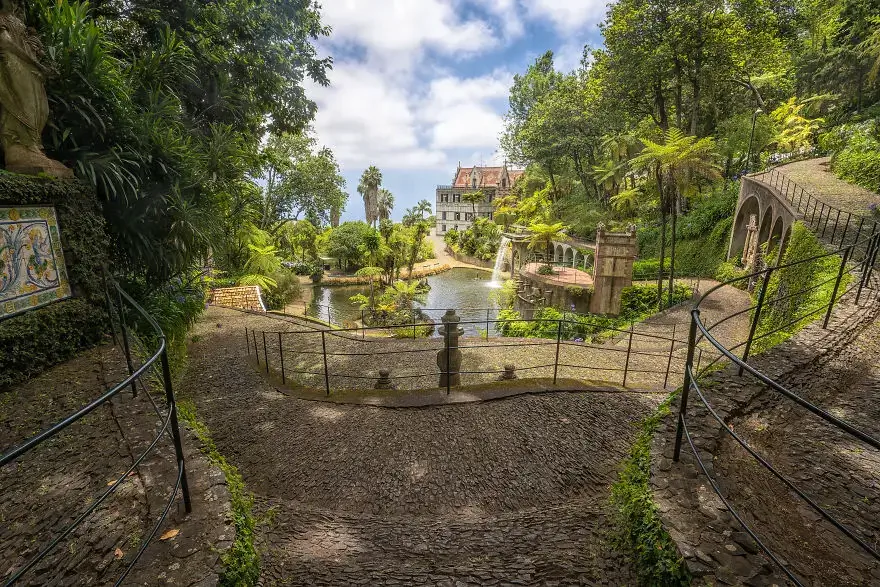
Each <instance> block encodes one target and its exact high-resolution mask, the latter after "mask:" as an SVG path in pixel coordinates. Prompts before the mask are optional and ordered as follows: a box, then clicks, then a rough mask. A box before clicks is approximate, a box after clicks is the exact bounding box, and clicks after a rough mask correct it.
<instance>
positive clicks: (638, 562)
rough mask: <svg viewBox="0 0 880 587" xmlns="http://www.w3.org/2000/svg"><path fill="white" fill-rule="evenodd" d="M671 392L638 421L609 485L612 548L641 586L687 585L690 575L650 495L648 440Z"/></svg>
mask: <svg viewBox="0 0 880 587" xmlns="http://www.w3.org/2000/svg"><path fill="white" fill-rule="evenodd" d="M678 393H679V392H678V391H676V392H674V393H672V394H671V395H670V396H669V397H668V398H667V399H666V400H665V401H664V402H663V403H662V404H661V405H660V406H659V407H658V408H657V411H656V412H654V414H652V415H651V416H649V417H648V418H646V419H645V420H644V422H642V427H641V430H640V431H639V434H638V436H637V438H636V441H635V442H634V443H633V446H632V448H631V450H630V455H629V457H627V458H626V459H625V460H624V461H623V468H622V470H621V472H620V476H619V477H618V480H617V481H616V482H615V483H614V485H612V486H611V505H612V506H613V508H614V522H615V532H614V535H613V541H614V545H615V547H616V548H618V550H621V551H622V552H625V553H627V554H629V555H630V556H631V558H632V560H633V563H634V566H635V569H636V573H637V574H638V577H639V582H640V583H641V584H642V585H690V584H691V575H690V573H689V572H688V569H687V566H686V565H685V563H684V560H683V559H682V557H681V556H680V554H679V552H678V548H677V547H676V545H675V542H674V541H673V540H672V538H671V537H670V536H669V533H668V532H667V531H666V529H665V528H664V527H663V522H662V521H661V519H660V514H659V511H658V509H657V505H656V504H655V503H654V497H653V494H652V492H651V485H650V479H651V439H652V438H653V436H654V432H655V431H656V430H657V427H658V426H659V425H660V421H661V420H662V419H663V418H664V417H666V416H668V415H669V414H670V404H671V403H672V400H673V399H674V398H675V396H676V395H677V394H678Z"/></svg>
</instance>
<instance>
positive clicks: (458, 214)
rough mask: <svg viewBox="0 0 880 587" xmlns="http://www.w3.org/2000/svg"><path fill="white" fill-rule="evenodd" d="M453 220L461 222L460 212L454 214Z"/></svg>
mask: <svg viewBox="0 0 880 587" xmlns="http://www.w3.org/2000/svg"><path fill="white" fill-rule="evenodd" d="M455 219H456V220H461V212H456V213H455Z"/></svg>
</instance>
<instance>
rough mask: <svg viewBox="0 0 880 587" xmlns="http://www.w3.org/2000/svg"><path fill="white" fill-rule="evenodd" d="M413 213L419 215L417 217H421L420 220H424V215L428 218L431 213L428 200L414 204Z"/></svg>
mask: <svg viewBox="0 0 880 587" xmlns="http://www.w3.org/2000/svg"><path fill="white" fill-rule="evenodd" d="M414 212H417V213H418V214H419V216H421V217H422V220H424V219H425V214H427V215H428V216H430V215H431V212H433V207H432V206H431V202H429V201H428V200H419V203H418V204H416V207H415V209H414Z"/></svg>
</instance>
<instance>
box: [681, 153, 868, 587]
mask: <svg viewBox="0 0 880 587" xmlns="http://www.w3.org/2000/svg"><path fill="white" fill-rule="evenodd" d="M766 176H769V178H770V183H769V184H768V185H770V186H771V187H774V188H775V189H778V190H779V192H780V194H782V196H783V197H785V198H786V200H787V201H788V202H789V203H791V204H792V205H793V206H794V208H795V210H796V211H797V212H798V213H799V214H802V215H803V218H804V219H805V220H806V217H807V215H808V213H809V210H810V204H812V205H813V215H812V216H811V217H810V220H809V224H810V225H811V226H815V228H814V229H815V230H816V231H818V229H819V227H820V226H822V227H823V228H822V230H823V234H824V232H825V230H827V225H828V223H829V219H830V217H831V215H832V214H833V212H834V211H836V212H837V214H836V221H835V226H834V229H833V231H832V233H831V238H830V240H831V244H832V247H833V246H834V241H835V236H836V234H837V233H838V228H839V220H840V217H841V216H842V211H840V210H839V209H838V208H835V207H833V206H828V205H827V204H825V203H824V202H821V201H820V200H818V198H815V197H814V196H813V195H812V194H810V193H809V192H807V191H806V190H804V189H803V188H802V187H801V186H799V185H797V183H795V182H793V181H792V180H791V179H790V178H788V177H786V176H784V174H782V173H780V172H779V171H778V170H775V169H773V170H770V171H767V172H762V173H759V174H755V175H753V176H752V177H753V178H756V177H761V178H763V177H766ZM760 181H762V182H763V179H761V180H760ZM798 191H800V195H799V196H798V197H797V202H796V201H795V196H796V194H797V193H798ZM804 196H806V197H807V200H806V203H805V204H804ZM802 204H803V205H805V207H804V208H801V206H802ZM819 204H821V205H822V211H821V212H820V214H819V219H818V222H816V219H815V211H816V209H817V208H818V207H819ZM826 209H827V210H828V213H827V216H825V215H826V212H825V211H826ZM823 216H825V224H824V225H823V224H822V222H823ZM852 220H853V216H852V214H851V213H847V221H846V223H845V224H844V227H843V230H842V231H840V234H841V237H840V242H839V243H838V245H839V247H838V248H837V249H834V250H831V251H829V252H826V253H823V254H819V255H814V256H812V257H810V258H808V259H802V260H798V261H794V262H790V263H787V264H784V265H778V266H773V267H767V268H766V269H763V270H761V271H756V272H754V273H752V274H750V275H746V276H742V277H738V278H735V279H731V280H729V281H727V282H725V283H721V284H718V285H717V286H715V287H712V288H711V289H709V290H708V291H707V292H706V293H705V294H704V295H703V296H701V297H700V299H699V300H698V301H697V302H696V304H695V305H694V307H693V309H692V310H691V325H690V334H689V338H688V356H687V359H686V361H685V372H684V385H683V386H682V393H681V399H680V403H679V411H678V414H677V425H676V436H675V445H674V451H673V460H674V461H675V462H678V461H679V459H680V456H681V447H682V441H683V439H685V438H686V440H687V442H688V444H689V445H690V447H691V450H692V452H693V454H694V457H695V458H696V460H697V464H698V465H699V467H700V469H701V470H702V472H703V474H704V475H705V476H706V477H707V479H708V480H709V483H710V485H711V486H712V488H713V490H714V491H715V493H716V494H717V495H718V497H719V498H720V499H721V501H722V502H723V503H724V505H725V507H727V509H728V510H729V511H730V512H731V514H732V515H733V516H734V518H735V519H736V520H737V521H738V522H739V523H740V524H741V525H742V527H743V528H744V529H745V531H746V532H747V533H748V534H749V535H750V536H751V537H752V538H753V539H755V541H756V542H757V544H758V545H759V547H760V548H761V550H763V551H764V552H765V553H766V554H767V555H768V556H769V557H770V559H771V560H772V561H773V562H774V563H775V564H776V565H777V566H778V567H779V568H780V569H782V571H783V572H784V573H785V574H786V575H787V576H788V577H789V579H791V580H792V581H793V582H794V583H795V584H797V585H801V583H800V582H799V580H798V579H797V577H796V576H795V574H794V572H793V571H791V570H790V569H789V568H788V566H787V564H785V563H783V562H782V560H781V559H780V558H779V557H778V556H777V555H776V554H775V553H774V552H773V551H772V550H771V549H770V548H769V547H768V546H767V545H766V544H764V543H763V542H762V541H761V540H760V538H759V537H758V535H757V534H756V533H755V531H754V530H752V529H751V528H750V527H749V526H748V524H746V523H745V522H744V521H743V519H742V517H741V516H740V515H739V514H738V513H737V512H736V510H735V509H734V508H733V506H731V504H730V502H729V501H728V499H727V498H725V497H724V495H723V494H722V492H721V490H720V488H719V487H718V484H717V483H716V480H715V479H714V478H713V477H712V475H711V474H710V473H709V472H708V470H707V467H706V466H705V465H704V463H703V461H702V459H701V458H700V455H699V452H698V451H697V448H696V446H695V444H694V442H693V440H692V439H691V435H690V432H689V431H688V429H687V409H688V397H689V394H690V392H691V391H692V390H693V391H694V392H696V394H697V396H698V399H699V400H700V401H701V402H702V403H703V404H704V405H705V407H706V408H707V409H708V411H709V412H710V414H711V415H712V416H713V417H714V418H715V420H717V421H718V423H719V424H720V425H721V427H722V428H723V429H724V430H725V432H726V433H727V434H730V435H731V437H732V438H734V440H736V441H737V442H738V443H739V444H740V445H742V446H743V448H745V449H746V451H747V452H748V453H749V454H750V455H751V456H752V457H753V458H755V459H756V460H757V461H758V463H760V464H761V465H762V466H763V467H765V468H766V469H768V470H769V471H770V472H771V473H772V474H773V475H774V476H776V477H777V478H778V479H780V480H781V481H782V482H783V483H784V484H785V485H786V486H787V487H788V488H789V489H791V490H792V491H794V492H795V493H796V495H797V496H798V497H799V498H801V499H803V500H804V501H806V503H807V504H808V505H809V506H810V507H812V508H813V509H814V510H816V511H817V512H819V514H820V515H821V516H822V517H823V518H824V519H826V520H827V521H828V522H830V523H831V524H832V525H833V526H834V527H836V528H837V529H838V530H840V531H841V532H843V533H844V534H845V535H846V536H847V537H849V538H850V539H851V540H853V541H854V542H855V543H856V544H858V545H859V546H860V547H861V548H862V549H863V550H864V551H865V552H867V553H868V554H869V555H871V556H872V557H873V558H875V559H877V560H880V553H878V551H877V550H875V549H874V548H872V547H871V546H870V545H868V544H867V543H866V542H865V541H864V540H862V539H861V538H859V537H858V536H857V535H855V533H854V532H853V531H852V530H850V529H849V528H848V527H847V526H846V525H845V524H843V523H841V522H840V521H838V520H837V519H836V518H835V517H834V516H832V515H831V514H830V513H828V512H827V511H826V510H824V509H823V508H821V507H820V506H818V504H816V503H815V502H814V501H813V500H812V499H810V498H809V497H808V496H807V495H806V494H805V493H804V492H802V491H801V490H800V489H799V488H798V487H797V486H796V485H795V484H794V483H793V482H792V481H791V480H789V479H788V478H787V477H785V476H784V475H782V474H781V473H780V472H779V471H777V470H776V469H775V468H774V467H773V466H772V465H771V464H770V463H769V461H767V459H765V458H764V457H763V456H761V455H760V454H758V453H757V452H756V451H755V450H754V449H752V447H751V446H749V445H748V443H747V442H745V441H744V440H743V439H742V438H741V437H740V436H739V435H737V434H736V433H735V432H734V430H733V429H732V428H731V427H730V426H729V425H728V424H727V423H726V422H724V420H723V419H722V418H721V417H720V416H719V415H718V413H717V411H716V410H715V409H714V408H713V407H712V405H711V404H710V402H709V401H708V399H707V398H706V397H705V395H704V394H703V393H702V391H701V389H700V386H699V378H700V376H701V375H703V374H705V373H706V372H707V369H708V366H707V367H704V370H703V371H702V372H701V371H700V370H699V367H697V368H696V369H695V367H694V350H695V347H696V342H697V340H698V333H699V339H700V340H705V341H707V342H708V343H709V344H710V345H711V346H712V347H714V348H715V349H716V350H717V351H718V352H719V357H718V359H720V358H726V359H728V360H729V361H730V362H731V363H732V364H733V365H734V366H736V367H738V369H739V374H740V375H742V374H743V373H744V372H747V373H748V374H749V375H750V376H751V377H753V378H755V379H756V380H757V381H759V382H760V383H761V384H763V385H766V386H767V387H769V388H770V389H772V390H773V391H775V392H777V393H779V394H780V395H782V396H783V397H785V398H786V399H788V400H790V401H792V402H794V403H796V404H797V405H799V406H801V407H803V408H805V409H807V410H808V411H809V412H811V413H813V414H815V415H816V416H818V417H819V418H821V419H822V420H824V421H825V422H827V423H829V424H831V425H832V426H834V427H835V428H837V429H839V430H842V431H843V432H845V433H846V434H848V435H850V436H852V437H854V438H856V439H858V440H860V441H862V442H864V443H866V444H867V445H869V446H871V447H873V448H876V449H880V439H877V438H875V437H873V436H872V435H870V434H868V433H866V432H864V431H862V430H860V429H859V428H857V427H856V426H853V425H852V424H850V423H849V422H846V421H845V420H842V419H840V418H838V417H836V416H834V415H833V414H831V413H829V412H828V411H827V410H824V409H823V408H821V407H819V406H817V405H815V404H813V403H812V402H809V401H807V400H806V399H804V398H803V397H801V396H800V395H799V394H797V393H795V392H794V391H792V390H790V389H788V388H787V387H786V386H784V385H782V384H781V383H779V382H777V381H775V380H773V379H772V378H771V377H769V376H767V375H766V374H764V373H762V372H761V371H759V370H758V369H756V368H755V367H754V366H752V365H750V364H749V363H748V362H747V361H748V356H749V351H750V348H751V345H752V342H753V341H755V340H759V339H760V338H762V337H766V336H769V335H770V334H773V333H775V332H776V331H779V330H781V329H780V328H777V329H776V330H775V331H771V332H770V333H763V334H761V335H759V336H756V330H757V326H758V323H759V321H760V318H761V311H762V309H763V307H764V305H765V297H766V293H767V286H768V284H769V282H770V279H771V276H772V275H773V274H774V272H776V271H781V270H784V269H787V268H789V267H794V266H797V265H802V264H805V263H811V262H814V261H817V260H819V259H824V258H828V257H832V256H840V255H842V259H841V262H840V266H839V270H838V272H837V276H836V278H835V279H831V280H828V281H826V282H825V283H823V284H820V285H819V286H816V285H813V286H811V287H809V288H804V290H803V291H799V292H796V293H794V294H786V297H788V298H791V297H793V296H797V295H802V294H805V293H810V292H811V291H815V290H816V289H817V288H818V287H824V286H827V285H828V284H829V283H830V282H832V281H833V282H834V289H833V292H832V294H831V300H830V302H829V303H828V304H827V307H825V305H824V304H823V305H822V306H820V307H819V308H817V309H813V310H812V311H811V312H809V313H807V314H804V315H801V316H799V317H798V318H797V319H795V320H793V321H791V322H789V323H788V324H787V325H786V326H785V327H786V328H787V327H789V326H793V325H795V324H799V323H803V322H805V321H806V320H809V319H811V317H812V316H815V315H817V314H819V313H820V312H825V319H824V324H823V327H824V328H827V327H828V324H829V320H830V318H831V315H832V312H833V309H834V306H835V304H836V303H837V301H838V300H839V299H840V298H842V297H843V296H844V295H847V294H849V293H851V292H853V291H857V294H856V299H855V303H856V304H858V303H859V300H860V296H861V293H862V290H863V289H864V288H865V287H870V285H871V278H872V273H873V270H874V268H875V265H876V262H877V255H878V250H880V232H878V224H877V223H876V222H873V228H872V230H871V234H870V236H868V235H867V234H866V231H865V230H864V229H865V224H866V222H865V220H866V219H865V218H864V217H859V218H858V229H857V230H856V231H855V234H856V236H855V237H854V239H853V241H850V242H849V243H847V241H846V235H847V234H848V233H849V231H850V229H851V226H850V223H851V222H852ZM869 220H870V219H869ZM863 235H864V237H863ZM860 237H863V238H860ZM820 238H822V237H820ZM860 252H861V253H863V254H862V257H861V260H857V259H856V257H857V255H858V254H859V253H860ZM856 269H860V273H861V275H860V277H859V280H858V284H856V285H853V286H851V287H850V288H849V289H848V290H846V291H845V292H843V293H842V294H840V295H838V294H839V288H840V284H841V281H842V278H843V276H844V275H846V274H850V273H854V272H855V271H856ZM758 280H761V284H762V285H761V289H760V292H759V295H758V299H757V303H756V304H755V305H753V306H751V307H750V308H748V309H747V311H752V312H753V316H752V324H751V329H750V332H749V336H748V338H747V340H746V341H744V342H740V343H739V344H736V345H734V346H731V347H730V348H728V347H727V346H725V345H724V344H722V343H721V342H719V341H718V340H717V339H716V338H715V337H713V336H712V334H711V328H709V327H708V326H707V325H706V324H704V323H703V321H702V320H701V318H700V306H701V305H702V304H703V302H704V301H706V300H707V299H708V298H710V297H711V296H712V294H713V293H714V292H716V291H718V290H719V289H721V288H723V287H725V286H728V285H733V284H735V283H738V282H743V281H745V282H746V283H758ZM774 301H776V300H774ZM738 314H742V311H741V312H738ZM729 318H730V317H729V316H728V317H725V318H723V319H722V320H721V321H720V322H716V326H717V324H720V323H722V322H724V321H726V320H727V319H729ZM740 347H745V348H744V351H743V354H742V356H741V357H740V356H737V355H736V354H735V353H734V352H733V351H734V350H735V349H737V348H740ZM718 359H716V360H715V361H712V363H710V365H712V364H714V363H716V362H717V360H718Z"/></svg>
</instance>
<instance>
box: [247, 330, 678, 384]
mask: <svg viewBox="0 0 880 587" xmlns="http://www.w3.org/2000/svg"><path fill="white" fill-rule="evenodd" d="M488 323H489V324H490V325H491V326H497V327H498V328H499V329H504V328H505V327H510V326H515V325H517V323H519V325H524V324H527V325H531V326H533V327H534V326H540V327H542V328H543V329H544V330H545V334H550V333H552V334H553V338H507V337H498V338H492V339H489V338H488V337H479V338H477V337H470V338H461V339H459V338H458V337H457V336H450V334H449V332H446V331H445V330H444V334H443V335H442V336H441V337H439V338H422V339H417V340H415V341H414V340H413V339H412V338H409V332H410V331H411V329H413V328H415V329H422V328H425V329H429V328H431V329H432V328H435V327H438V326H441V327H442V326H443V325H442V324H435V323H431V322H418V323H415V324H412V325H404V326H369V327H358V328H342V329H334V330H328V329H308V330H288V331H283V330H254V329H249V328H245V331H244V336H245V348H246V349H247V355H248V356H249V357H250V360H251V361H252V362H253V364H254V366H255V367H256V368H257V369H259V370H260V371H263V372H265V373H266V374H267V375H271V376H273V377H276V378H278V379H279V380H280V382H281V383H282V385H291V386H296V387H302V388H307V389H312V390H321V391H323V392H324V393H325V394H326V395H328V396H329V395H330V394H331V392H334V391H349V390H352V389H366V388H369V382H375V381H377V380H378V378H379V374H378V371H380V370H382V369H381V366H382V364H383V362H385V361H386V360H387V363H386V364H387V365H388V366H389V368H388V371H389V377H388V379H389V380H390V381H391V382H398V383H400V382H408V383H407V385H408V388H407V389H409V390H413V391H415V390H430V389H437V388H438V387H441V386H439V385H438V384H436V383H427V382H429V381H430V382H433V381H440V380H443V381H446V385H445V388H446V391H447V393H449V392H450V391H451V388H452V387H453V385H452V384H451V383H450V381H451V380H453V379H455V378H457V377H459V376H461V375H470V376H475V377H474V379H480V380H479V381H472V382H470V383H484V382H487V381H488V380H490V379H489V378H491V377H500V376H501V375H503V374H504V373H505V371H504V370H502V369H497V368H482V369H465V368H455V367H454V366H452V365H450V364H440V365H437V366H436V368H434V367H433V363H434V359H435V357H436V356H438V355H440V353H441V352H442V351H445V355H442V356H446V357H449V356H451V353H454V352H455V351H460V352H462V353H463V358H464V360H465V361H468V359H469V358H475V357H477V355H469V354H468V353H474V352H475V351H477V352H480V349H491V350H495V351H498V361H499V362H500V363H506V362H512V361H511V360H509V359H505V356H506V353H508V352H510V351H512V350H514V349H528V350H529V351H530V353H529V358H530V359H532V362H534V363H536V364H527V365H524V364H522V363H520V364H519V365H515V367H516V372H517V377H518V378H525V379H530V378H531V379H538V378H540V379H552V381H553V383H554V384H556V382H557V381H558V379H559V378H560V377H562V378H565V377H568V378H573V379H580V380H592V381H601V382H604V383H610V384H613V385H621V386H623V387H627V386H628V385H629V384H631V383H632V381H633V378H634V376H636V375H637V376H639V379H640V380H641V381H642V382H646V383H643V385H642V387H645V388H647V387H664V388H665V387H666V386H667V384H668V383H669V382H670V380H671V379H670V377H671V376H675V375H683V374H684V371H683V365H684V359H685V357H684V351H685V349H686V343H687V340H686V339H684V338H680V337H679V338H676V333H677V332H683V328H678V325H675V324H668V325H663V326H662V327H663V328H664V329H670V330H671V335H670V334H669V333H666V334H661V333H656V332H653V331H649V330H647V328H644V329H639V328H638V325H635V324H630V326H629V327H628V328H625V329H624V328H608V327H604V326H601V325H597V326H595V327H592V328H591V327H590V326H585V325H584V324H583V323H580V322H578V321H576V320H574V319H572V318H571V317H569V318H564V319H553V320H550V319H540V318H534V319H517V320H499V319H494V318H490V319H489V320H488ZM454 324H455V325H456V326H457V327H460V328H462V329H465V328H467V327H468V325H472V326H480V327H482V326H484V325H485V324H486V320H485V319H480V320H477V321H468V320H462V321H460V322H456V323H454ZM655 328H656V326H655ZM394 331H404V332H405V335H406V336H407V337H408V338H407V340H406V341H396V340H393V339H392V338H391V337H392V336H393V335H394ZM365 332H366V336H364V333H365ZM377 334H378V335H379V336H376V335H377ZM346 335H347V336H346ZM361 337H362V338H361ZM382 341H385V343H386V344H385V345H384V346H383V345H381V344H380V345H377V344H376V343H379V342H382ZM336 347H342V348H336ZM413 347H422V348H413ZM644 347H648V348H644ZM531 351H534V352H531ZM542 351H544V352H543V354H542ZM410 355H420V359H419V361H418V366H416V367H412V368H408V369H404V370H403V372H400V371H401V370H400V368H399V367H397V366H396V365H397V364H399V361H396V360H395V359H401V358H402V357H406V356H410ZM422 357H424V358H422ZM366 359H372V360H369V365H370V368H369V369H365V368H364V366H363V365H364V361H365V360H366ZM574 359H576V361H575V362H572V360H574ZM352 361H359V362H357V363H356V364H351V362H352ZM473 362H477V363H479V361H476V360H475V361H473ZM369 371H376V373H373V374H371V373H369ZM395 371H397V372H395ZM524 373H525V375H523V374H524ZM551 373H552V375H551ZM585 373H590V374H591V375H592V376H590V377H585V376H584V374H585ZM615 373H616V374H617V376H616V377H614V378H612V377H610V376H609V375H610V374H615ZM352 382H354V383H352Z"/></svg>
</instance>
